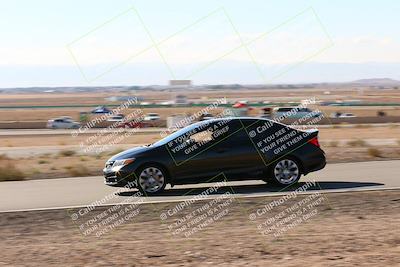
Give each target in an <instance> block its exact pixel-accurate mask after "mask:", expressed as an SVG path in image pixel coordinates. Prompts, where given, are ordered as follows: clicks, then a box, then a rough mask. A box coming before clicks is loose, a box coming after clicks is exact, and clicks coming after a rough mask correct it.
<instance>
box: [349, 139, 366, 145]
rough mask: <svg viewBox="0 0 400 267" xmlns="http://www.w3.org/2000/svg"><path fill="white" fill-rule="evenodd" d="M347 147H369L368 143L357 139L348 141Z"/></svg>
mask: <svg viewBox="0 0 400 267" xmlns="http://www.w3.org/2000/svg"><path fill="white" fill-rule="evenodd" d="M347 145H348V146H351V147H365V146H367V143H366V142H365V141H364V140H361V139H356V140H350V141H348V142H347Z"/></svg>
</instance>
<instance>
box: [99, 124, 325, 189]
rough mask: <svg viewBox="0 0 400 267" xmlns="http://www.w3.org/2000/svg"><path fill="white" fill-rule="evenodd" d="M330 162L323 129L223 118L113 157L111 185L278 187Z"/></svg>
mask: <svg viewBox="0 0 400 267" xmlns="http://www.w3.org/2000/svg"><path fill="white" fill-rule="evenodd" d="M325 164H326V161H325V155H324V152H323V150H322V149H321V148H320V146H319V143H318V131H317V130H307V131H301V130H297V129H294V128H292V127H290V126H288V125H284V124H281V123H278V122H275V121H271V120H267V119H258V118H222V119H211V120H206V121H201V122H198V123H194V124H192V125H190V126H187V127H185V128H183V129H181V130H179V131H176V132H174V133H173V134H171V135H169V136H167V137H165V138H163V139H161V140H160V141H158V142H155V143H153V144H150V145H148V146H143V147H137V148H132V149H129V150H126V151H124V152H121V153H119V154H117V155H115V156H113V157H111V158H110V159H109V160H108V161H107V162H106V164H105V168H104V170H103V172H104V176H105V184H106V185H109V186H118V187H122V186H130V187H131V186H132V185H133V186H134V187H137V188H138V189H139V190H140V191H141V192H142V193H143V194H145V195H154V194H158V193H160V192H162V191H163V190H164V188H165V186H166V185H167V184H170V185H171V186H174V185H176V184H191V183H201V182H210V181H212V182H215V181H218V180H228V181H232V180H246V179H253V180H254V179H262V180H264V181H266V182H267V183H272V184H275V185H278V186H288V185H291V184H294V183H296V182H298V181H299V179H300V176H301V175H302V174H303V175H306V174H307V173H310V172H313V171H317V170H320V169H322V168H324V166H325Z"/></svg>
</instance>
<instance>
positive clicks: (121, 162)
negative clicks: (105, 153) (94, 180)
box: [113, 158, 135, 168]
mask: <svg viewBox="0 0 400 267" xmlns="http://www.w3.org/2000/svg"><path fill="white" fill-rule="evenodd" d="M134 160H135V158H130V159H120V160H116V161H115V162H114V164H113V168H114V167H123V166H126V165H128V164H130V163H132V162H133V161H134Z"/></svg>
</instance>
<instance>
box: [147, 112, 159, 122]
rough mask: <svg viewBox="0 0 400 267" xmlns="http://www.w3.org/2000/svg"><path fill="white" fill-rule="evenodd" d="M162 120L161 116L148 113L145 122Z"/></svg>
mask: <svg viewBox="0 0 400 267" xmlns="http://www.w3.org/2000/svg"><path fill="white" fill-rule="evenodd" d="M159 119H160V115H158V113H147V114H146V116H145V117H144V120H145V121H157V120H159Z"/></svg>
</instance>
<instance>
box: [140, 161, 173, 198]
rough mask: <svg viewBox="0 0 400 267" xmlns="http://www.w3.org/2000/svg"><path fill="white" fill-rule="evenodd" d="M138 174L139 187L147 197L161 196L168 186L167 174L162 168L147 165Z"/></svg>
mask: <svg viewBox="0 0 400 267" xmlns="http://www.w3.org/2000/svg"><path fill="white" fill-rule="evenodd" d="M137 174H138V177H137V187H138V189H139V190H140V192H142V193H143V194H144V195H145V196H149V195H156V194H159V193H161V192H162V191H164V188H165V186H166V185H167V176H166V172H165V170H164V169H163V168H161V167H160V166H157V165H146V166H144V167H142V168H140V169H139V171H138V172H137Z"/></svg>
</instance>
